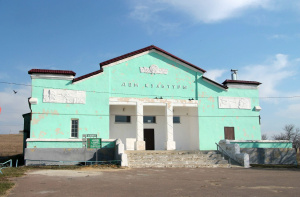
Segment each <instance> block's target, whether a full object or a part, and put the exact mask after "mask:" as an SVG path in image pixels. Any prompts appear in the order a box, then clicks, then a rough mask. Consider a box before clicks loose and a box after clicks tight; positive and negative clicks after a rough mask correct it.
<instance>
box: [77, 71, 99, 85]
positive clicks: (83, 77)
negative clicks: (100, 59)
mask: <svg viewBox="0 0 300 197" xmlns="http://www.w3.org/2000/svg"><path fill="white" fill-rule="evenodd" d="M102 72H103V69H102V68H101V69H100V70H97V71H94V72H91V73H88V74H86V75H82V76H80V77H77V78H74V79H73V81H72V83H74V82H77V81H80V80H82V79H86V78H88V77H91V76H94V75H96V74H99V73H102Z"/></svg>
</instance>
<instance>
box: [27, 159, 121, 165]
mask: <svg viewBox="0 0 300 197" xmlns="http://www.w3.org/2000/svg"><path fill="white" fill-rule="evenodd" d="M25 161H35V162H38V163H39V165H42V164H46V163H58V166H61V165H64V164H67V163H69V164H70V163H74V164H79V165H87V163H90V165H92V164H95V163H96V164H100V165H103V164H119V163H120V162H121V160H109V161H56V160H33V159H25ZM32 165H38V164H32Z"/></svg>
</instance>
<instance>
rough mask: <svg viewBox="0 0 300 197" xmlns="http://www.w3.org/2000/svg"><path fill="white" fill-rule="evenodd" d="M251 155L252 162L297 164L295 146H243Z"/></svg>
mask: <svg viewBox="0 0 300 197" xmlns="http://www.w3.org/2000/svg"><path fill="white" fill-rule="evenodd" d="M240 151H241V153H247V154H248V155H249V160H250V164H297V158H296V150H295V149H294V148H241V149H240Z"/></svg>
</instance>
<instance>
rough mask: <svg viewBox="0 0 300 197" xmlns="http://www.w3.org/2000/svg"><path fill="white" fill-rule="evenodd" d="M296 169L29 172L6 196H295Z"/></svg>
mask: <svg viewBox="0 0 300 197" xmlns="http://www.w3.org/2000/svg"><path fill="white" fill-rule="evenodd" d="M299 177H300V170H299V169H258V168H256V169H254V168H251V169H244V168H196V169H182V168H176V169H155V168H147V169H111V170H101V169H93V170H91V169H82V170H78V169H76V170H45V169H44V170H31V171H28V172H27V175H26V176H23V177H19V178H15V181H16V186H15V187H14V188H13V189H12V190H11V191H10V194H9V196H14V197H18V196H22V197H26V196H299V194H300V182H299Z"/></svg>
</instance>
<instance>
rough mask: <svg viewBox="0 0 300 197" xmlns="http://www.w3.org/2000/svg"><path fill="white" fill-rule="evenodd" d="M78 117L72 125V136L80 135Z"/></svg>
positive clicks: (73, 120)
mask: <svg viewBox="0 0 300 197" xmlns="http://www.w3.org/2000/svg"><path fill="white" fill-rule="evenodd" d="M78 124H79V120H78V119H72V125H71V137H76V138H77V137H78Z"/></svg>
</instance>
